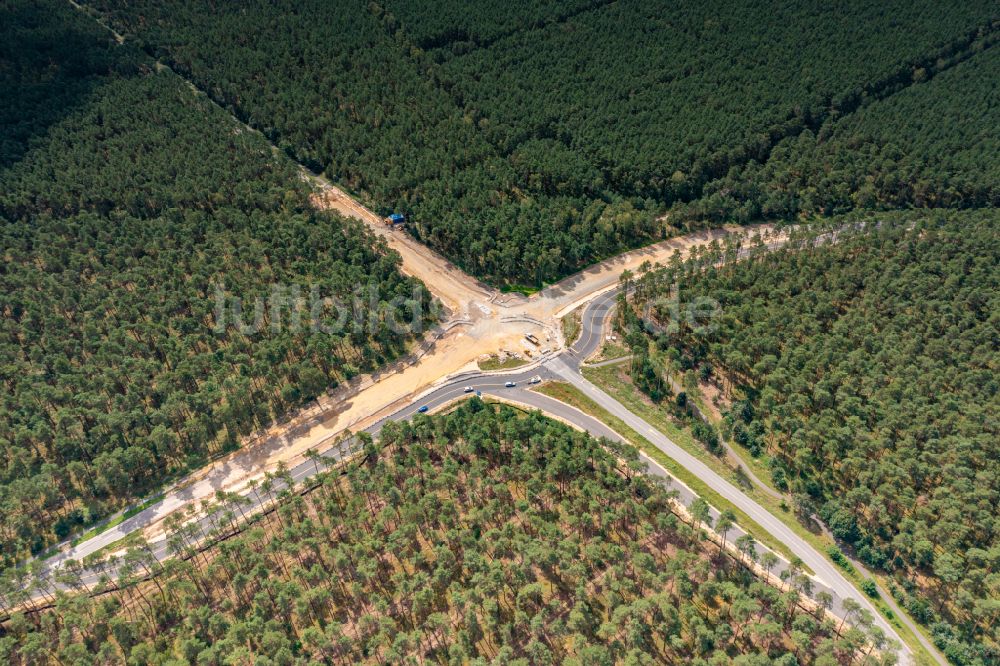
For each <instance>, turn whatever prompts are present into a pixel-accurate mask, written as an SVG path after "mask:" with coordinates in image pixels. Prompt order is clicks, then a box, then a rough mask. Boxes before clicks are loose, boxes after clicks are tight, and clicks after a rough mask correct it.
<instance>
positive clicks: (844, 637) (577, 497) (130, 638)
mask: <svg viewBox="0 0 1000 666" xmlns="http://www.w3.org/2000/svg"><path fill="white" fill-rule="evenodd" d="M605 446H609V447H614V446H615V445H613V444H611V443H607V442H605V443H604V444H603V445H602V443H601V442H598V441H597V440H594V439H593V438H591V437H589V436H588V435H587V434H586V433H580V432H577V431H574V430H571V429H570V428H568V427H567V426H565V425H563V424H560V423H557V422H555V421H551V420H548V419H545V418H543V417H542V416H541V415H540V414H538V413H530V414H525V413H523V412H521V411H519V410H515V409H513V408H510V407H507V406H500V405H487V404H485V403H483V402H482V401H480V400H479V399H477V398H473V399H471V400H469V401H467V402H465V403H463V404H462V405H461V406H460V407H458V408H457V409H456V410H455V411H454V412H452V413H450V414H447V415H443V416H435V417H425V416H418V417H417V418H416V419H415V420H414V421H413V422H412V423H407V422H403V423H398V424H397V423H390V424H387V425H386V427H385V429H384V430H383V431H382V436H381V440H380V442H379V443H378V445H377V446H375V445H369V446H368V447H367V449H366V453H365V455H363V456H362V457H360V458H358V459H356V460H355V461H353V462H351V463H349V466H348V469H347V470H346V472H345V473H343V474H341V473H339V472H335V473H330V474H325V475H324V476H322V477H321V479H320V482H319V483H318V484H317V487H315V488H314V489H312V490H311V491H309V492H304V493H303V494H302V495H299V494H289V495H288V496H286V497H285V498H284V499H283V500H281V501H280V504H279V508H278V510H277V511H275V512H270V513H268V514H266V515H265V516H264V517H263V518H262V519H260V520H258V521H256V522H255V523H252V524H251V525H250V528H249V529H247V530H245V531H244V532H243V533H242V534H239V535H237V536H236V537H234V538H231V539H228V540H226V541H223V542H221V543H220V544H219V545H218V546H216V547H213V548H211V549H209V550H207V551H206V552H203V553H199V552H197V551H196V550H195V549H193V548H191V547H190V544H187V543H186V542H185V539H184V536H183V531H182V530H179V531H178V533H177V535H175V536H172V537H171V539H172V542H173V543H174V544H175V546H176V549H177V551H178V553H179V555H180V558H178V559H174V560H171V561H170V562H169V563H168V564H167V565H165V566H164V565H161V564H158V563H156V562H155V561H152V560H150V559H149V557H148V555H147V554H146V551H144V550H142V549H141V548H140V549H135V550H133V551H131V552H130V553H129V554H128V555H126V556H125V559H126V561H127V562H129V563H130V565H129V566H130V568H131V570H132V571H133V572H134V574H133V575H132V576H131V577H130V578H127V579H126V581H125V583H126V588H125V589H124V590H123V591H121V592H117V593H112V594H109V595H107V596H103V597H98V598H95V599H89V598H88V597H87V596H85V595H84V596H77V597H72V598H64V599H63V600H62V601H60V602H58V603H57V609H56V612H44V611H43V612H42V613H41V614H40V616H39V617H37V621H35V620H36V618H35V617H30V618H29V617H27V616H24V615H15V616H14V618H13V619H12V620H11V621H9V622H7V623H6V625H5V626H4V629H3V630H4V631H5V632H6V636H3V633H2V632H0V660H2V661H3V662H4V663H6V664H11V665H12V666H21V665H22V664H24V665H25V666H27V665H28V664H48V663H73V664H84V665H85V664H91V663H108V662H117V663H136V664H138V663H141V664H168V663H178V662H184V663H192V662H196V663H201V664H222V663H237V662H238V663H250V662H252V663H255V664H289V665H292V664H295V665H297V664H303V665H304V664H316V663H331V664H383V663H387V664H404V663H446V664H488V663H489V664H511V665H512V666H514V665H525V664H537V665H545V664H564V665H568V666H573V665H578V666H593V665H595V664H608V665H610V664H624V663H634V664H650V663H685V664H694V665H699V664H700V665H703V666H709V665H722V664H726V665H729V664H736V665H739V666H765V665H769V664H774V665H776V666H792V665H793V664H813V663H815V664H846V663H854V664H861V665H863V666H874V665H876V664H885V663H890V662H891V660H892V659H893V658H894V657H893V654H892V653H891V652H890V653H888V654H886V655H884V656H883V657H879V656H878V652H877V651H875V652H873V651H872V650H871V646H870V645H868V644H867V637H866V632H865V631H863V630H862V629H860V628H851V627H849V626H847V627H845V626H843V625H841V623H839V622H837V621H835V620H833V619H832V618H829V617H824V616H822V614H821V612H820V613H814V612H809V611H806V610H803V609H801V608H800V607H799V605H798V604H797V603H796V601H797V599H798V592H796V591H795V589H790V590H788V591H786V592H780V591H779V590H778V589H777V588H775V587H771V586H769V585H766V584H764V583H762V582H760V581H759V580H757V579H756V578H755V577H754V576H753V575H752V574H750V573H749V571H748V570H747V569H745V568H744V567H743V566H742V565H741V564H740V563H738V562H736V561H734V560H732V559H730V558H729V557H728V556H726V555H724V554H722V553H720V549H719V548H718V547H717V546H715V545H714V544H712V543H711V542H708V541H703V540H702V538H701V537H700V530H696V529H692V527H691V526H689V525H688V524H687V523H684V522H683V521H681V520H679V519H678V518H677V517H676V516H675V515H674V514H673V513H671V510H670V504H669V492H668V489H667V488H666V487H665V486H663V485H662V484H661V482H660V481H658V480H656V479H655V478H654V477H646V476H643V475H636V474H635V473H633V472H632V471H631V470H630V469H628V468H624V466H623V465H622V464H621V463H620V460H621V459H634V458H635V455H636V452H635V451H634V450H632V451H631V452H629V451H626V450H624V449H621V448H611V449H608V448H605ZM230 513H231V517H230V520H231V521H239V520H240V518H239V509H238V507H236V506H232V507H231V511H230ZM222 522H223V525H222V527H221V529H222V530H223V531H227V532H228V531H229V530H230V528H229V527H228V526H227V525H226V524H225V523H226V521H222ZM146 571H149V572H152V573H155V574H158V576H157V577H156V578H155V579H154V582H152V583H149V582H147V583H139V582H137V581H138V579H139V578H141V577H142V576H144V575H145V572H146ZM133 583H135V585H132V584H133ZM0 592H2V588H0ZM862 624H863V623H859V627H860V626H862ZM866 653H870V656H866Z"/></svg>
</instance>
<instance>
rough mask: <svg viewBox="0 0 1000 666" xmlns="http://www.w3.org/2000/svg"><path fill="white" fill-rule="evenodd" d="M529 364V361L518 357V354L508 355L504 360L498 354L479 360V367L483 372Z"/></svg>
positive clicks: (510, 368) (511, 368)
mask: <svg viewBox="0 0 1000 666" xmlns="http://www.w3.org/2000/svg"><path fill="white" fill-rule="evenodd" d="M527 364H528V361H526V360H525V359H523V358H517V357H516V356H508V357H507V358H505V359H504V360H502V361H501V360H500V359H498V358H497V357H496V356H491V357H490V358H489V359H488V360H486V361H480V362H479V369H480V370H482V371H483V372H492V371H494V370H513V369H514V368H520V367H521V366H522V365H527Z"/></svg>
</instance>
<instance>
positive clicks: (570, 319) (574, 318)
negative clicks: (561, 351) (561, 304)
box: [559, 307, 583, 347]
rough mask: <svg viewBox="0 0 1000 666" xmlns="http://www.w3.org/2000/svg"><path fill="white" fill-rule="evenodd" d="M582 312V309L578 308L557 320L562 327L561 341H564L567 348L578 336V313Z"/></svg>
mask: <svg viewBox="0 0 1000 666" xmlns="http://www.w3.org/2000/svg"><path fill="white" fill-rule="evenodd" d="M582 311H583V307H579V308H577V309H575V310H573V311H572V312H570V313H568V314H567V315H566V316H564V317H563V318H562V319H560V320H559V323H560V324H561V325H562V334H563V340H565V341H566V346H567V347H569V346H570V345H572V344H573V343H574V342H576V339H577V337H578V336H579V335H580V313H581V312H582Z"/></svg>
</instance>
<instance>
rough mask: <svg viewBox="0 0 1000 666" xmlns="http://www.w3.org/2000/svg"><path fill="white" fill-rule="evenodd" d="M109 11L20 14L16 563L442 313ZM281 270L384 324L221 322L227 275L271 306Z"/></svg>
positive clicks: (7, 368)
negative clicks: (122, 32) (153, 58)
mask: <svg viewBox="0 0 1000 666" xmlns="http://www.w3.org/2000/svg"><path fill="white" fill-rule="evenodd" d="M93 24H94V22H93V21H92V20H91V19H90V18H88V17H86V16H84V15H82V14H81V13H79V12H78V11H75V10H73V9H72V8H71V7H69V6H68V5H67V4H66V3H63V2H57V1H55V0H53V1H52V2H44V3H41V4H39V3H15V6H14V7H13V8H11V10H10V11H6V9H5V10H4V14H3V20H2V21H0V25H2V28H0V30H3V31H4V33H5V34H4V39H2V40H0V42H2V43H4V44H6V45H9V44H11V43H12V40H17V39H22V38H24V37H25V35H28V36H29V37H30V39H22V41H21V42H19V43H20V49H19V50H18V54H17V57H16V60H4V61H0V73H3V78H2V79H0V85H2V86H3V92H2V95H3V98H4V99H5V100H7V99H9V100H11V101H12V105H13V106H14V107H15V108H18V109H20V110H21V111H22V112H24V113H26V114H29V117H30V119H29V120H26V121H24V122H20V123H15V126H14V127H13V130H12V132H11V133H10V134H8V133H7V131H6V128H4V131H3V136H4V137H5V139H6V141H5V143H4V148H3V150H4V153H3V158H4V163H3V165H2V167H0V248H2V252H3V262H2V265H0V284H2V287H3V293H4V299H3V305H2V306H0V307H2V310H3V319H2V321H0V382H2V385H3V390H2V392H0V565H5V564H9V563H10V562H11V561H13V560H14V559H15V558H20V557H23V556H24V555H26V554H28V553H29V552H30V553H38V552H40V551H41V550H43V549H44V548H45V547H46V546H47V545H49V544H51V543H52V542H54V541H55V540H57V539H61V538H63V537H65V536H66V535H67V534H68V533H69V532H70V531H71V530H73V529H74V528H75V527H77V526H79V525H86V524H91V523H92V522H93V521H94V520H95V519H96V518H98V517H100V516H102V515H105V514H107V513H108V512H109V511H110V510H113V509H115V508H118V507H120V506H122V505H123V504H124V503H125V502H127V501H129V500H130V499H134V498H136V497H139V496H141V494H143V493H145V492H147V491H148V490H150V489H151V488H154V487H156V486H157V485H158V484H160V483H162V482H163V480H164V479H165V478H168V477H169V476H171V475H173V474H177V473H179V472H181V471H184V470H187V469H190V468H191V467H192V466H196V465H199V464H203V463H204V461H205V460H206V459H207V457H209V456H212V455H216V454H218V453H220V452H222V451H225V450H230V449H232V448H234V447H236V446H237V445H238V444H239V443H240V441H241V440H242V438H243V437H244V436H245V435H247V434H248V433H250V432H251V431H254V430H256V429H258V428H260V427H262V426H264V425H267V424H269V423H271V422H272V421H273V420H274V419H275V418H277V417H279V416H281V415H283V414H285V413H286V412H288V411H289V410H291V409H294V408H296V407H298V406H300V405H302V404H304V403H305V402H306V401H308V400H311V399H312V398H315V397H316V396H318V395H320V394H322V393H323V392H324V391H326V390H327V389H328V388H330V387H333V386H336V385H337V384H338V383H339V382H342V381H344V380H345V379H349V378H350V377H352V376H354V375H356V374H358V373H360V372H363V371H366V370H370V369H373V368H375V367H378V366H380V365H382V364H384V363H385V362H386V361H388V360H391V359H394V358H397V357H398V356H399V355H400V354H401V353H402V352H403V351H404V350H405V349H406V346H407V339H408V338H409V337H410V335H409V333H408V332H407V331H405V330H403V331H400V330H398V329H396V328H391V327H389V326H388V325H387V323H386V317H387V316H388V311H387V308H388V309H392V310H394V311H396V310H398V311H399V314H400V316H399V317H398V319H400V320H401V321H406V322H409V321H412V320H413V318H412V317H411V316H410V315H411V314H412V312H419V313H424V314H427V313H429V312H430V309H429V308H428V307H426V306H427V305H428V301H429V295H428V294H427V292H426V290H424V289H423V287H422V285H420V284H419V283H418V282H416V281H414V280H412V279H409V278H404V277H403V276H402V275H401V274H400V273H399V272H398V270H397V267H398V256H397V255H395V254H394V253H392V252H390V251H388V250H387V248H386V247H385V246H384V245H383V244H382V243H380V242H376V240H375V239H374V238H373V237H372V236H371V235H369V234H367V233H366V232H365V230H364V228H363V227H362V226H361V225H360V224H359V223H355V222H348V221H345V220H341V219H339V218H336V217H334V216H332V215H330V214H326V213H319V212H316V211H314V210H312V209H311V208H310V206H309V203H308V191H307V188H306V186H305V184H304V182H303V181H302V180H301V179H300V178H299V174H298V171H297V169H296V167H295V166H294V164H293V163H292V162H290V161H289V160H287V159H286V158H285V157H284V156H282V155H280V154H277V155H276V154H274V153H273V152H272V150H271V148H270V146H269V145H268V144H267V142H266V141H265V140H264V139H263V138H262V137H260V136H259V135H257V134H255V133H253V132H251V131H249V130H247V129H246V128H244V127H242V126H241V125H239V124H238V123H236V122H235V121H234V120H233V119H232V118H231V117H230V116H229V114H227V113H226V112H225V111H223V110H222V109H219V108H218V107H216V106H215V105H214V104H212V103H211V102H209V101H208V100H207V99H205V98H204V97H203V96H198V95H196V94H195V93H194V92H193V91H192V90H191V89H190V87H189V86H188V85H187V84H186V83H185V82H184V81H183V80H182V79H180V78H179V77H177V76H176V75H174V74H172V73H170V72H169V71H158V70H156V69H155V68H154V67H153V66H152V63H150V62H149V60H148V58H147V57H146V56H145V55H143V54H142V53H141V52H138V51H135V50H133V49H132V48H130V47H129V46H127V45H125V46H118V45H116V44H114V42H113V41H112V40H111V39H110V35H109V33H107V31H101V32H100V33H99V35H101V36H99V35H95V34H94V31H93V30H92V27H91V26H93ZM33 44H34V45H36V46H37V48H36V49H35V50H31V48H32V45H33ZM64 45H65V47H64ZM63 59H64V60H63ZM64 80H67V81H70V83H69V84H67V85H63V81H64ZM32 110H35V111H37V112H32V113H29V112H31V111H32ZM56 110H58V111H56ZM273 284H278V285H286V286H287V287H288V288H289V289H291V288H293V287H294V286H295V285H299V286H300V287H301V290H302V292H303V293H309V290H310V289H311V288H315V289H317V290H318V292H319V293H320V294H322V296H324V297H337V298H340V299H342V300H343V301H344V302H346V303H352V304H355V305H356V306H357V308H358V310H357V311H358V312H359V313H361V319H360V320H361V321H364V322H365V324H364V325H363V326H359V327H354V326H351V327H347V328H345V329H344V330H342V331H340V333H339V334H338V335H329V334H327V333H325V332H319V331H317V330H315V329H314V328H312V327H310V326H301V327H298V328H297V329H296V328H295V327H292V326H289V325H286V326H280V327H275V326H271V325H267V326H262V327H260V330H253V329H252V328H251V329H250V330H245V329H244V328H243V327H241V326H238V325H236V321H235V319H232V320H230V321H228V322H227V325H226V326H225V327H223V328H222V329H219V330H217V327H216V324H218V323H219V322H218V312H217V309H216V307H217V305H216V304H217V300H216V293H217V289H219V290H224V292H225V294H226V295H228V296H230V297H238V298H241V299H242V300H243V302H244V303H246V304H247V310H249V311H251V313H252V310H251V306H253V305H254V303H255V301H256V299H258V298H267V297H269V296H270V295H271V293H272V291H271V285H273ZM359 285H360V286H361V287H363V288H364V293H363V294H356V290H357V289H358V286H359ZM355 301H356V303H355ZM411 311H412V312H411ZM277 316H278V317H280V316H282V314H281V313H280V312H279V313H277ZM243 321H245V322H246V321H252V316H251V314H247V315H246V316H245V317H244V318H243ZM274 321H275V323H277V320H274ZM267 323H268V324H270V323H271V322H270V321H269V322H267ZM416 323H417V324H418V326H419V325H422V324H423V323H424V322H423V321H420V320H419V318H418V320H417V322H416Z"/></svg>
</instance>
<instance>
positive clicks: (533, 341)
mask: <svg viewBox="0 0 1000 666" xmlns="http://www.w3.org/2000/svg"><path fill="white" fill-rule="evenodd" d="M524 339H525V340H527V341H528V342H530V343H531V344H533V345H535V346H536V347H537V346H539V345H540V344H541V343H540V342H539V341H538V338H536V337H535V336H534V335H532V334H531V333H525V334H524Z"/></svg>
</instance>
